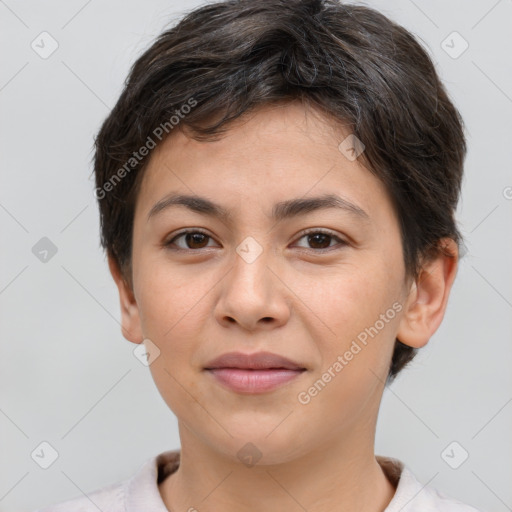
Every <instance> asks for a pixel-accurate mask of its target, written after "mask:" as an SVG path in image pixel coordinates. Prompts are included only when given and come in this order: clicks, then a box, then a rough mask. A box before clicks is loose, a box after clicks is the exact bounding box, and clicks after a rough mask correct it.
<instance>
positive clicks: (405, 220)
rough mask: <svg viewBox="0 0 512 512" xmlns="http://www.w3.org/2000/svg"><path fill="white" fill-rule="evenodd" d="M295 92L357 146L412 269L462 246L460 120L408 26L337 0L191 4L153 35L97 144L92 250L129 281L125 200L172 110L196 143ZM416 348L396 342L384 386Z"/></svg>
mask: <svg viewBox="0 0 512 512" xmlns="http://www.w3.org/2000/svg"><path fill="white" fill-rule="evenodd" d="M191 99H192V101H191ZM293 100H299V101H302V102H304V103H305V104H306V103H307V104H310V105H313V106H314V107H315V108H317V109H318V110H319V111H321V112H323V113H324V114H325V115H326V116H328V117H329V118H331V119H333V120H334V121H341V122H342V123H345V124H346V125H349V126H350V127H351V129H352V132H353V133H354V135H356V136H357V138H358V139H360V140H361V141H362V142H363V143H364V145H365V151H364V153H363V154H362V155H361V157H360V158H359V161H361V162H362V163H363V164H364V165H365V166H366V167H367V168H368V170H370V172H372V173H373V174H374V175H375V176H376V177H378V178H379V179H380V180H381V181H382V182H383V183H384V184H385V186H386V188H387V190H388V191H389V193H390V196H391V198H392V201H393V206H394V208H395V211H396V213H397V215H398V218H399V221H400V230H401V236H402V242H403V256H404V262H405V267H406V271H407V274H408V275H409V276H413V277H415V278H416V277H417V276H418V272H419V270H420V268H421V262H422V260H423V259H424V258H426V257H431V256H433V255H436V254H438V253H439V251H442V250H443V248H442V247H440V246H439V243H438V242H439V240H440V239H441V238H442V237H450V238H452V239H453V240H455V241H456V242H457V244H458V245H460V243H461V242H462V236H461V234H460V233H459V231H458V229H457V225H456V221H455V218H454V212H455V209H456V206H457V202H458V199H459V195H460V188H461V180H462V175H463V162H464V158H465V154H466V142H465V138H464V133H463V122H462V119H461V117H460V114H459V112H458V111H457V109H456V108H455V107H454V105H453V104H452V102H451V101H450V99H449V97H448V95H447V92H446V90H445V88H444V87H443V85H442V83H441V81H440V79H439V77H438V75H437V73H436V70H435V68H434V65H433V63H432V61H431V59H430V57H429V56H428V54H427V53H426V51H425V50H424V49H423V48H422V46H421V45H420V44H419V43H418V42H417V41H416V39H415V38H414V37H413V35H412V34H411V33H409V32H408V31H407V30H406V29H405V28H403V27H401V26H399V25H397V24H395V23H394V22H392V21H391V20H389V19H388V18H387V17H386V16H384V15H383V14H381V13H379V12H377V11H375V10H373V9H371V8H368V7H363V6H356V5H349V4H343V3H340V2H339V1H336V0H258V1H253V0H228V1H223V2H217V3H213V4H207V5H205V6H202V7H200V8H197V9H195V10H193V11H191V12H189V13H188V14H187V15H186V16H185V17H184V18H183V19H182V20H181V21H180V22H179V23H178V24H177V25H176V26H174V27H173V28H171V29H170V30H167V31H165V32H163V33H162V34H161V35H160V36H159V37H158V38H157V40H156V41H155V42H154V44H153V45H152V46H151V47H150V48H149V49H147V50H146V51H145V52H144V53H143V54H142V55H141V56H140V57H139V58H138V59H137V61H136V62H135V63H134V65H133V66H132V68H131V70H130V73H129V76H128V78H127V80H126V82H125V87H124V90H123V92H122V94H121V96H120V98H119V100H118V101H117V103H116V105H115V107H114V108H113V109H112V112H111V113H110V115H109V116H108V117H107V119H106V120H105V121H104V123H103V125H102V127H101V129H100V131H99V133H98V135H97V137H96V139H95V150H96V152H95V161H94V172H95V176H96V187H97V188H96V197H97V198H98V203H99V208H100V222H101V245H102V247H103V248H104V249H106V250H107V252H108V253H109V254H110V255H111V256H112V258H113V259H114V261H115V262H116V263H117V264H118V266H119V268H120V269H121V272H122V274H123V276H124V278H125V280H126V282H127V283H128V284H129V285H130V286H132V273H131V246H132V235H133V217H134V209H135V201H136V199H137V194H138V191H139V187H140V183H141V179H142V175H143V170H144V168H145V166H146V164H147V161H148V160H149V156H148V155H147V151H139V150H141V149H142V148H143V147H145V146H146V147H152V146H150V145H149V140H150V139H151V141H152V142H153V146H154V145H155V143H156V141H155V140H154V139H155V138H158V139H159V141H158V143H159V142H160V140H163V137H156V135H155V132H156V133H158V134H161V135H164V133H163V132H164V131H165V135H167V134H168V133H171V130H172V128H173V127H174V125H175V124H176V123H173V122H172V121H171V118H172V117H174V118H176V119H178V117H179V121H178V123H179V128H180V129H181V127H187V128H188V129H189V130H190V133H192V134H193V135H194V137H195V138H196V139H197V140H206V139H208V138H211V137H216V136H220V135H221V134H222V133H223V132H225V130H226V129H227V128H228V127H229V123H230V122H231V121H233V120H235V119H236V118H238V117H240V116H241V115H242V114H244V113H245V112H248V111H250V110H252V109H255V108H256V107H258V106H262V105H264V104H267V103H272V102H282V101H293ZM184 105H188V106H192V105H193V108H188V109H187V110H183V106H184ZM184 112H186V115H184ZM180 113H181V115H180ZM159 127H160V128H159ZM157 130H160V131H157ZM142 153H144V154H145V156H144V155H143V156H141V154H142ZM415 354H416V349H414V348H412V347H409V346H407V345H405V344H403V343H401V342H400V341H399V340H398V339H397V340H396V342H395V348H394V352H393V356H392V360H391V363H390V369H389V375H388V381H391V380H392V379H394V378H395V376H396V375H397V374H398V372H399V371H400V370H401V369H402V368H403V367H404V366H405V365H406V364H407V363H408V362H409V361H411V360H412V359H413V357H414V356H415Z"/></svg>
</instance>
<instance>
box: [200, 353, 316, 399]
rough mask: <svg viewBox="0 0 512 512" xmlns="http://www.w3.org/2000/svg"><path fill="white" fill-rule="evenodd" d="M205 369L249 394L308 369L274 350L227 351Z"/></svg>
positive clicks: (237, 390)
mask: <svg viewBox="0 0 512 512" xmlns="http://www.w3.org/2000/svg"><path fill="white" fill-rule="evenodd" d="M204 369H205V371H207V373H209V374H211V375H212V376H213V377H214V378H215V380H216V382H218V383H220V384H221V385H223V386H224V387H225V388H227V389H229V390H231V391H235V392H238V393H246V394H256V393H264V392H268V391H272V390H274V389H277V388H278V387H280V386H282V385H284V384H286V383H288V382H290V381H292V380H294V379H296V378H297V377H299V376H300V375H302V373H304V372H305V371H307V369H306V368H305V367H304V366H303V365H302V364H301V363H297V362H295V361H292V360H290V359H288V358H285V357H283V356H280V355H277V354H272V353H270V352H257V353H254V354H244V353H241V352H231V353H228V354H223V355H222V356H220V357H218V358H216V359H214V360H213V361H211V362H210V363H208V364H207V366H206V367H205V368H204Z"/></svg>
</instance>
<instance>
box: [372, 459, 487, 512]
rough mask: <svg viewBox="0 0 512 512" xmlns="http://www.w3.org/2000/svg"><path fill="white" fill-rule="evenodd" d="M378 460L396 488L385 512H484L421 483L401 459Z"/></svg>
mask: <svg viewBox="0 0 512 512" xmlns="http://www.w3.org/2000/svg"><path fill="white" fill-rule="evenodd" d="M377 460H378V462H379V464H380V465H381V467H382V468H383V470H384V472H385V473H386V475H387V476H388V478H389V479H390V480H391V481H392V482H393V483H394V485H395V486H396V491H395V495H394V497H393V499H392V500H391V502H390V503H389V505H388V506H387V507H386V509H385V511H384V512H399V511H400V512H483V511H481V510H478V509H477V508H475V507H472V506H471V505H468V504H466V503H463V502H461V501H459V500H456V499H454V498H451V497H449V496H447V495H446V494H444V493H442V492H440V491H438V490H437V489H435V488H434V487H433V486H429V485H425V484H422V483H420V482H419V481H418V480H417V479H416V477H415V476H414V474H413V473H412V472H411V470H410V469H409V468H408V467H407V466H406V465H405V464H404V463H403V462H402V461H400V460H399V459H395V458H392V457H383V456H377Z"/></svg>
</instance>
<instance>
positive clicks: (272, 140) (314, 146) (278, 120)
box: [136, 103, 389, 217]
mask: <svg viewBox="0 0 512 512" xmlns="http://www.w3.org/2000/svg"><path fill="white" fill-rule="evenodd" d="M350 134H351V132H350V129H349V128H348V126H343V125H342V124H341V123H334V122H333V121H332V120H330V119H328V118H327V117H325V116H323V115H322V114H321V113H319V112H318V111H316V110H313V109H310V108H306V107H304V106H303V105H302V104H300V103H291V104H285V105H272V106H265V107H262V108H259V109H257V110H256V111H253V112H251V113H249V114H248V115H246V116H244V117H243V118H241V119H239V120H237V121H235V122H234V123H232V124H231V125H230V126H229V128H228V130H227V131H226V132H225V133H224V134H222V136H221V137H220V138H218V139H216V140H213V141H197V140H195V139H193V138H192V137H189V136H188V135H187V131H186V130H184V131H181V130H176V132H173V133H171V135H170V136H169V137H168V138H167V139H165V140H164V141H163V142H162V143H161V144H160V145H159V146H157V148H156V149H155V150H154V151H153V154H152V155H151V157H150V161H149V163H148V165H147V167H146V170H145V172H144V176H143V179H142V184H141V189H140V191H139V196H138V200H137V210H136V217H141V216H144V217H147V216H148V215H149V213H150V212H151V210H152V209H154V208H155V205H156V203H157V202H159V201H162V200H163V199H165V196H166V195H168V194H169V193H170V192H173V193H174V192H179V193H180V194H186V195H189V196H193V195H196V196H206V197H209V198H212V200H213V199H214V198H215V199H216V200H215V202H216V203H219V202H220V203H222V205H223V206H225V207H226V209H231V207H232V208H233V209H236V210H239V209H247V210H249V209H253V210H254V209H256V210H260V211H261V210H262V209H263V210H264V211H265V212H266V215H267V216H268V217H272V216H273V213H275V204H276V203H278V202H282V201H284V200H286V199H290V198H298V197H308V196H315V197H317V196H320V195H326V194H334V193H335V194H336V195H338V196H341V197H342V199H343V198H344V199H346V200H347V201H350V202H352V203H353V204H357V205H359V206H361V209H363V210H367V211H368V210H370V211H371V210H372V209H374V207H376V206H378V205H379V201H380V202H383V203H384V204H383V205H384V206H386V205H385V203H386V201H387V202H388V203H389V198H388V197H387V192H386V190H385V189H384V186H383V185H382V183H381V182H380V181H379V180H378V179H377V178H376V177H375V176H374V175H373V174H372V173H370V172H369V171H368V169H366V168H365V167H364V166H363V165H361V163H360V160H358V159H355V160H350V159H348V158H347V156H346V154H345V153H344V152H343V151H340V149H339V145H340V143H342V142H343V141H345V140H346V139H347V137H348V136H349V135H350ZM363 205H364V206H363ZM387 206H389V204H388V205H387Z"/></svg>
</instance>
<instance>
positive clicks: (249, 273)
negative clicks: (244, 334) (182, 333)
mask: <svg viewBox="0 0 512 512" xmlns="http://www.w3.org/2000/svg"><path fill="white" fill-rule="evenodd" d="M240 254H242V255H243V253H240ZM240 254H239V253H236V254H235V255H234V264H233V267H232V269H231V270H230V271H229V272H228V273H227V275H226V276H225V278H224V279H223V280H222V286H221V288H220V295H219V298H218V301H217V304H216V306H215V311H214V313H215V317H216V319H217V321H218V322H219V323H220V324H221V325H222V326H224V327H229V326H232V325H234V324H238V325H239V326H240V327H241V328H243V329H245V330H247V331H254V330H257V329H269V330H270V329H274V328H276V327H280V326H282V325H284V324H286V322H287V321H288V319H289V316H290V306H289V300H288V299H289V294H288V293H287V290H288V288H287V287H286V285H285V284H284V283H283V281H282V280H281V279H280V277H279V276H278V273H277V272H276V270H274V269H273V268H271V266H273V265H272V261H271V259H272V258H269V257H268V255H269V254H270V250H268V249H265V250H263V252H262V253H261V254H259V256H257V257H256V259H254V260H252V259H251V258H249V259H247V258H244V257H243V256H240Z"/></svg>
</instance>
